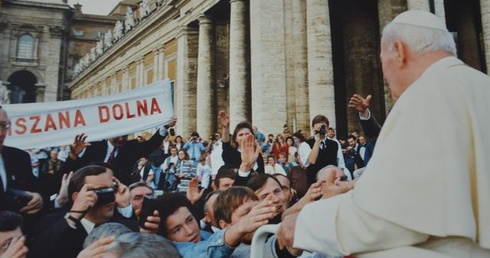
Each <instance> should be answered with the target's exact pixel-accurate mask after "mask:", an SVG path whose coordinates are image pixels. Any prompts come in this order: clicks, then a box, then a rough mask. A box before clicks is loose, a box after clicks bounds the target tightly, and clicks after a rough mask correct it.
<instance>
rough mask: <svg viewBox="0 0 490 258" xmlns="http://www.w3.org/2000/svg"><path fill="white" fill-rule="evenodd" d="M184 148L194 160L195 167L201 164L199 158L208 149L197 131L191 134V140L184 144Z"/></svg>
mask: <svg viewBox="0 0 490 258" xmlns="http://www.w3.org/2000/svg"><path fill="white" fill-rule="evenodd" d="M184 150H185V151H186V152H187V153H188V154H189V158H190V159H191V160H192V161H193V162H194V167H197V165H198V164H199V158H200V157H201V155H202V154H203V153H204V151H205V150H206V148H205V147H204V145H203V144H202V142H201V140H200V138H199V134H198V133H197V132H193V133H192V134H191V138H190V139H189V141H188V142H187V143H186V144H184Z"/></svg>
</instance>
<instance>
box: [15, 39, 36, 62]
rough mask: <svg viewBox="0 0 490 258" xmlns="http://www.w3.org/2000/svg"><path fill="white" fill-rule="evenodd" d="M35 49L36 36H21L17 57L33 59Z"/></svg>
mask: <svg viewBox="0 0 490 258" xmlns="http://www.w3.org/2000/svg"><path fill="white" fill-rule="evenodd" d="M33 50H34V38H33V37H32V36H31V35H29V34H24V35H22V36H20V37H19V47H18V49H17V58H22V59H32V58H33V52H34V51H33Z"/></svg>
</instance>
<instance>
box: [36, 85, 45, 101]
mask: <svg viewBox="0 0 490 258" xmlns="http://www.w3.org/2000/svg"><path fill="white" fill-rule="evenodd" d="M34 86H36V102H44V100H45V98H44V94H45V93H46V84H45V83H36V84H35V85H34Z"/></svg>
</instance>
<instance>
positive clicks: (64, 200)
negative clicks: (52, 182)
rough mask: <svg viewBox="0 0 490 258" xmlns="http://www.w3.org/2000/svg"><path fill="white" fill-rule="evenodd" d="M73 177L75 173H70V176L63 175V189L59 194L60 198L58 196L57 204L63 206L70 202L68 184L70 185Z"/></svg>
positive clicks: (61, 188)
mask: <svg viewBox="0 0 490 258" xmlns="http://www.w3.org/2000/svg"><path fill="white" fill-rule="evenodd" d="M72 176H73V171H70V173H69V174H63V178H61V187H60V191H59V192H58V196H56V202H57V203H58V204H59V205H61V206H63V205H65V204H66V203H67V202H68V200H69V199H68V198H69V197H68V184H69V183H70V179H71V178H72Z"/></svg>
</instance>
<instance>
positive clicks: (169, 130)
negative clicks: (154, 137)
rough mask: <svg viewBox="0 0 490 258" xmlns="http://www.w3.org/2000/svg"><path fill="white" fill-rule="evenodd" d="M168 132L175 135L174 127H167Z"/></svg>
mask: <svg viewBox="0 0 490 258" xmlns="http://www.w3.org/2000/svg"><path fill="white" fill-rule="evenodd" d="M168 133H169V134H170V136H175V129H174V128H173V127H170V129H168Z"/></svg>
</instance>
